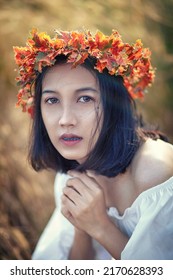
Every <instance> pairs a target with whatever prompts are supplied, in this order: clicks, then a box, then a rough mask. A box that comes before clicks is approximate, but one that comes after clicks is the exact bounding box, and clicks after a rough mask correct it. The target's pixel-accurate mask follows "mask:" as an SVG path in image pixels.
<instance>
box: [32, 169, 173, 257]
mask: <svg viewBox="0 0 173 280" xmlns="http://www.w3.org/2000/svg"><path fill="white" fill-rule="evenodd" d="M67 178H68V176H67V175H65V174H57V176H56V179H55V200H56V205H57V208H56V209H55V210H54V213H53V215H52V217H51V218H50V220H49V222H48V224H47V226H46V228H45V229H44V231H43V233H42V235H41V237H40V239H39V242H38V244H37V246H36V248H35V251H34V253H33V255H32V259H34V260H66V259H68V255H69V251H70V248H71V246H72V243H73V238H74V227H73V225H72V224H70V222H69V221H68V220H67V219H66V218H64V216H63V215H62V214H61V199H60V198H61V194H62V189H63V187H64V186H65V183H66V180H67ZM108 215H109V216H110V217H111V219H112V221H113V222H114V223H115V224H116V225H117V226H118V227H119V228H120V230H121V231H122V232H124V233H125V234H126V235H127V236H128V237H129V241H128V243H127V244H126V246H125V248H124V250H123V251H122V253H121V259H122V260H173V177H171V178H170V179H169V180H167V181H165V182H163V183H162V184H160V185H157V186H155V187H153V188H151V189H148V190H146V191H144V192H143V193H141V194H140V195H139V196H138V197H137V199H136V200H135V201H134V203H133V204H132V205H131V207H129V208H127V209H126V210H125V212H124V214H123V215H119V213H118V211H117V209H116V208H113V207H111V208H109V209H108ZM115 242H116V239H115ZM93 246H94V248H95V251H96V257H95V259H97V260H103V259H104V260H105V259H107V260H109V259H113V258H112V257H111V255H110V254H109V253H108V252H107V251H106V250H105V249H104V248H103V247H102V246H101V245H100V244H99V243H98V242H97V241H95V240H93Z"/></svg>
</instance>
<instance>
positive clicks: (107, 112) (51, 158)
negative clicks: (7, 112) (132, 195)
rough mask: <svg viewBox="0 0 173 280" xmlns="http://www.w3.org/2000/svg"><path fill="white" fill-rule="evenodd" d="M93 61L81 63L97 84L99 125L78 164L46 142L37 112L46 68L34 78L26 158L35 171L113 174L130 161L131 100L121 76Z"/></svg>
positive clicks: (136, 139) (136, 141) (134, 141)
mask: <svg viewBox="0 0 173 280" xmlns="http://www.w3.org/2000/svg"><path fill="white" fill-rule="evenodd" d="M56 61H57V62H56V63H65V62H66V57H65V56H61V57H57V58H56ZM94 65H95V61H94V59H92V58H88V59H86V60H85V62H84V63H83V64H82V65H81V66H83V67H86V68H87V69H88V70H89V71H91V72H92V73H93V74H94V75H95V77H96V79H97V81H98V83H99V87H100V92H101V102H102V106H103V124H102V128H101V132H100V135H99V137H98V140H97V142H96V144H95V146H94V148H93V149H92V151H91V152H90V154H89V156H88V158H87V159H86V161H85V162H84V163H82V164H79V163H77V162H76V161H75V160H68V159H65V158H64V157H62V156H61V154H60V153H59V152H58V151H57V150H56V149H55V147H54V146H53V144H52V143H51V141H50V138H49V136H48V133H47V131H46V128H45V126H44V122H43V119H42V114H41V105H40V104H41V95H42V81H43V78H44V76H45V74H46V73H47V70H48V69H49V68H50V67H45V68H44V69H43V72H42V73H39V74H38V76H37V79H36V81H35V89H34V90H35V104H34V108H35V111H34V118H33V125H32V132H31V138H30V151H29V160H30V162H31V165H32V167H33V168H34V169H35V170H36V171H39V170H41V169H48V168H51V169H53V170H55V171H60V172H63V173H66V172H67V171H68V170H70V169H77V170H79V171H81V172H84V171H86V170H93V171H95V172H96V173H97V174H101V175H105V176H107V177H114V176H116V175H118V174H119V173H122V172H124V171H125V170H126V168H127V167H128V166H129V164H130V163H131V161H132V159H133V157H134V155H135V153H136V151H137V149H138V148H139V145H140V142H141V137H140V136H139V133H138V121H137V115H136V110H135V103H134V101H133V99H132V98H131V97H130V95H129V93H128V91H127V89H126V88H125V86H124V82H123V78H122V77H121V76H115V75H110V74H108V72H107V71H106V70H105V71H104V72H103V73H99V72H98V71H97V70H95V69H94Z"/></svg>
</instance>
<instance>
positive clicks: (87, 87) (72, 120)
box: [41, 63, 102, 163]
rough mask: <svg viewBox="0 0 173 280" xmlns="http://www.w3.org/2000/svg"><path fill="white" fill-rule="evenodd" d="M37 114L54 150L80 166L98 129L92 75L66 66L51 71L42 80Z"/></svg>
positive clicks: (98, 104)
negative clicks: (39, 109)
mask: <svg viewBox="0 0 173 280" xmlns="http://www.w3.org/2000/svg"><path fill="white" fill-rule="evenodd" d="M41 112H42V117H43V122H44V124H45V127H46V130H47V132H48V135H49V138H50V140H51V142H52V144H53V145H54V147H55V148H56V150H57V151H58V152H59V153H60V154H61V155H62V156H63V157H64V158H66V159H70V160H76V161H78V162H79V163H82V162H84V161H85V160H86V158H87V156H88V153H89V152H90V151H91V150H92V148H93V147H94V144H95V143H96V141H97V139H98V136H99V132H100V128H101V125H102V105H101V100H100V90H99V85H98V82H97V80H96V78H95V77H94V75H93V74H92V73H91V72H90V71H88V70H87V69H86V68H84V67H82V66H78V67H77V68H71V64H69V63H68V64H61V65H55V66H53V67H51V68H50V69H49V70H48V72H47V73H46V75H45V77H44V79H43V84H42V97H41ZM98 119H100V120H101V121H100V122H99V125H98Z"/></svg>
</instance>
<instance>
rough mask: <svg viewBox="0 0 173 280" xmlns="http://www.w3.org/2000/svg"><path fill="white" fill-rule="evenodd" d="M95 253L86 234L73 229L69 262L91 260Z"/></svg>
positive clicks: (89, 237)
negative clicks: (73, 234)
mask: <svg viewBox="0 0 173 280" xmlns="http://www.w3.org/2000/svg"><path fill="white" fill-rule="evenodd" d="M94 258H95V252H94V248H93V244H92V238H91V236H89V235H88V234H87V233H86V232H84V231H82V230H79V229H77V228H75V236H74V241H73V245H72V247H71V250H70V254H69V258H68V259H69V260H93V259H94Z"/></svg>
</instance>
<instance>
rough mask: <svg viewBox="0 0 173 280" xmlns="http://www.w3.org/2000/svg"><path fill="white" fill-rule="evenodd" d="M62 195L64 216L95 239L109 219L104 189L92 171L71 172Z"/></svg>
mask: <svg viewBox="0 0 173 280" xmlns="http://www.w3.org/2000/svg"><path fill="white" fill-rule="evenodd" d="M69 175H70V176H72V177H73V178H70V179H69V180H68V181H67V185H66V187H65V188H64V191H63V195H62V209H61V212H62V214H63V215H64V216H65V217H66V218H67V219H68V220H69V221H70V222H71V223H72V224H73V225H74V226H75V227H76V228H78V229H80V230H82V231H85V232H86V233H88V234H89V235H91V236H92V237H95V235H96V234H97V232H98V231H99V230H100V228H102V229H103V227H104V225H106V223H107V220H108V219H109V218H108V216H107V212H106V204H105V198H104V193H103V190H102V188H101V187H100V186H99V185H98V183H97V182H96V180H95V179H94V178H93V177H92V176H93V174H92V172H90V171H87V172H86V173H79V172H77V171H70V172H69Z"/></svg>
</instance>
